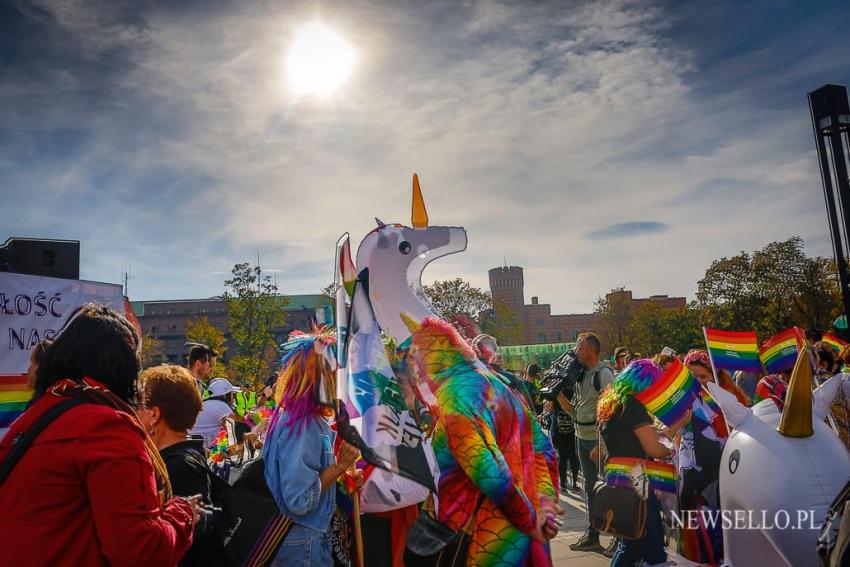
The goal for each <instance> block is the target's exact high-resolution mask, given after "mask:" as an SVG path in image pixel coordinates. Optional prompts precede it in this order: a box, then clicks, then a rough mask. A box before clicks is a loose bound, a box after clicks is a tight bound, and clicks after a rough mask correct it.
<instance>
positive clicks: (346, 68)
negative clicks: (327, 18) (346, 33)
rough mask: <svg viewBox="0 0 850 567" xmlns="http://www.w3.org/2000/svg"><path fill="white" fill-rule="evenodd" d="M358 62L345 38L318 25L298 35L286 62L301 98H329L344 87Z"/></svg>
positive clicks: (300, 31)
mask: <svg viewBox="0 0 850 567" xmlns="http://www.w3.org/2000/svg"><path fill="white" fill-rule="evenodd" d="M356 59H357V56H356V54H355V52H354V48H353V47H352V46H351V44H350V43H349V42H348V41H347V40H346V39H345V38H344V37H343V36H342V34H340V33H339V32H338V31H336V30H334V29H333V28H330V27H328V26H326V25H325V24H323V23H321V22H319V21H315V22H312V23H309V24H305V25H304V26H303V27H302V28H301V29H300V30H299V31H298V32H297V33H296V35H295V39H294V41H293V42H292V46H291V47H290V48H289V54H288V55H287V58H286V71H287V77H288V79H289V83H290V85H291V86H292V88H294V89H295V91H296V92H297V93H298V94H299V95H315V96H318V97H326V96H328V95H330V94H332V93H333V92H334V91H336V90H337V89H338V88H339V87H341V86H342V85H343V84H345V82H346V81H347V80H348V78H349V77H350V76H351V72H352V71H353V70H354V64H355V61H356Z"/></svg>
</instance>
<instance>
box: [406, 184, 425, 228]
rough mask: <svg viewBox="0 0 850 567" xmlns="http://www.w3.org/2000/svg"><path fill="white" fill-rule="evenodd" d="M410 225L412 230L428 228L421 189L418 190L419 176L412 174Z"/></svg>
mask: <svg viewBox="0 0 850 567" xmlns="http://www.w3.org/2000/svg"><path fill="white" fill-rule="evenodd" d="M410 223H411V224H412V225H413V228H428V211H426V210H425V200H424V199H423V198H422V189H420V188H419V176H418V175H416V174H415V173H414V174H413V211H412V212H411V213H410Z"/></svg>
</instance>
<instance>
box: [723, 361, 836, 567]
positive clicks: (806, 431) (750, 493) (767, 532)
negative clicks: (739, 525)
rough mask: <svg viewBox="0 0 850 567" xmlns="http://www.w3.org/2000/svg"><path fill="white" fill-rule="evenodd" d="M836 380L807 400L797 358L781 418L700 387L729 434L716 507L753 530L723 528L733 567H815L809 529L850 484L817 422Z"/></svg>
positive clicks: (805, 377) (828, 433)
mask: <svg viewBox="0 0 850 567" xmlns="http://www.w3.org/2000/svg"><path fill="white" fill-rule="evenodd" d="M840 380H842V376H835V377H833V378H831V379H830V380H829V381H827V382H826V383H825V384H823V385H822V386H821V387H820V388H818V389H817V390H815V392H814V395H813V393H812V389H811V384H812V370H811V365H810V362H809V356H808V355H807V354H806V352H803V353H801V355H800V356H799V357H798V358H797V365H796V366H795V368H794V373H793V374H792V377H791V382H790V384H789V387H788V393H787V398H786V401H785V409H784V411H783V412H781V413H780V411H779V409H778V407H777V406H776V404H775V403H774V402H773V401H772V400H764V401H762V402H760V403H758V404H756V405H755V406H754V407H753V408H752V409H749V408H746V407H745V406H743V405H742V404H741V403H740V402H738V400H737V399H736V398H735V396H733V395H732V394H730V393H728V392H726V391H725V390H723V389H722V388H720V387H719V386H718V385H716V384H713V383H709V384H708V388H709V391H710V393H711V395H712V397H713V398H714V399H715V401H716V402H717V404H718V405H719V406H720V408H721V409H722V410H723V414H724V416H725V417H726V421H727V423H728V424H729V425H731V426H732V427H733V428H734V430H733V432H732V434H731V435H730V437H729V440H728V441H727V442H726V446H725V447H724V449H723V456H722V459H721V462H720V503H721V505H722V507H723V509H724V510H729V511H738V510H740V511H743V512H740V514H743V515H744V516H746V517H747V518H749V520H747V521H748V522H750V523H756V524H758V525H759V527H760V529H726V527H728V526H724V531H723V545H724V549H725V554H726V559H727V560H729V561H731V562H732V564H733V565H750V564H753V565H813V564H817V561H818V560H817V554H816V541H817V537H818V532H819V530H818V529H817V526H818V525H819V524H820V522H821V521H822V520H823V518H824V516H825V514H826V510H827V508H828V507H829V505H830V503H831V502H832V500H833V498H835V496H836V495H837V494H838V492H839V491H840V490H841V488H842V487H843V486H844V484H845V483H846V482H847V480H848V478H850V453H848V452H847V449H846V448H845V447H844V446H843V445H842V443H841V441H840V440H839V439H838V437H837V436H836V434H835V433H834V432H833V431H832V430H831V429H830V428H829V427H828V426H827V425H826V424H825V423H824V421H823V420H824V418H825V412H826V411H827V408H828V406H829V403H830V402H831V401H832V398H833V397H834V396H835V394H836V393H837V390H838V386H839V385H838V382H836V381H840ZM827 398H828V399H827ZM735 513H738V512H735ZM786 520H787V521H788V524H787V525H785V524H786ZM792 526H793V527H792ZM748 527H750V526H748Z"/></svg>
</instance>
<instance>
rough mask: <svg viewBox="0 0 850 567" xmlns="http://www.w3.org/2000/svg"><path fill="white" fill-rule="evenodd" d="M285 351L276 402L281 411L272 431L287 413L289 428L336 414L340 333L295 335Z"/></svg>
mask: <svg viewBox="0 0 850 567" xmlns="http://www.w3.org/2000/svg"><path fill="white" fill-rule="evenodd" d="M281 348H282V349H283V350H284V351H286V354H285V355H284V356H283V359H282V360H281V366H280V373H279V374H278V379H277V388H276V391H275V400H277V402H278V411H277V412H276V414H275V416H273V418H272V421H271V423H270V424H269V428H270V429H272V428H274V427H275V426H276V424H277V421H278V417H279V414H280V413H281V412H283V411H285V412H286V415H287V418H286V421H285V423H284V425H285V426H291V425H298V424H300V423H303V421H304V419H305V418H307V417H312V416H316V415H328V414H331V413H332V409H331V408H332V406H333V399H334V397H335V396H336V367H337V363H336V332H335V330H334V329H333V328H331V327H327V326H323V327H317V328H314V329H313V332H311V333H304V332H301V331H293V332H292V333H291V334H290V335H289V340H288V341H287V342H286V343H284V344H283V345H282V346H281Z"/></svg>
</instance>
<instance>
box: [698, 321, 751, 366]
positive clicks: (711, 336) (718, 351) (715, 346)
mask: <svg viewBox="0 0 850 567" xmlns="http://www.w3.org/2000/svg"><path fill="white" fill-rule="evenodd" d="M704 331H705V345H706V346H707V347H708V353H709V354H710V355H711V362H712V364H714V368H715V369H717V370H720V369H724V370H743V371H744V372H761V361H760V360H759V342H758V338H757V337H756V333H755V331H721V330H720V329H704Z"/></svg>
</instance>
